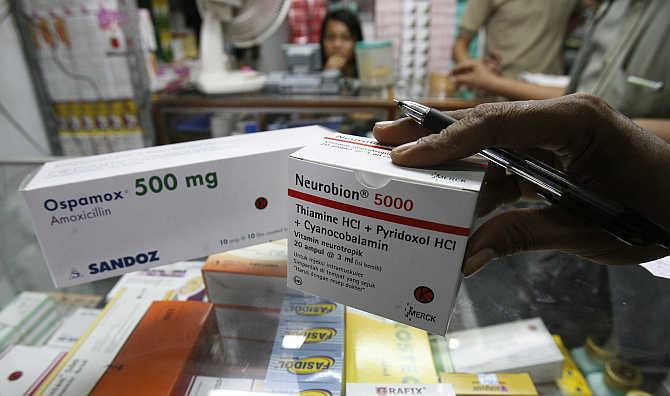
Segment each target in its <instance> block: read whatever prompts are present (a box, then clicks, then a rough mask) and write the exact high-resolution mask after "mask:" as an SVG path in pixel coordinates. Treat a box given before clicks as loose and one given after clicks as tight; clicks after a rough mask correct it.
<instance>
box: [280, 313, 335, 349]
mask: <svg viewBox="0 0 670 396" xmlns="http://www.w3.org/2000/svg"><path fill="white" fill-rule="evenodd" d="M275 349H277V350H285V351H288V350H300V351H340V352H341V351H343V350H344V321H341V322H339V323H338V322H333V323H308V322H303V323H300V322H287V321H281V322H280V324H279V328H278V329H277V337H276V338H275Z"/></svg>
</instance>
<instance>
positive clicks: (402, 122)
mask: <svg viewBox="0 0 670 396" xmlns="http://www.w3.org/2000/svg"><path fill="white" fill-rule="evenodd" d="M470 110H471V109H463V110H454V111H447V112H445V113H446V114H448V115H450V116H451V117H453V118H455V119H457V120H458V119H461V118H463V117H465V115H466V114H467V112H468V111H470ZM431 133H432V132H431V131H429V130H428V129H426V128H424V127H422V126H421V125H419V124H417V123H416V122H415V121H414V120H412V119H411V118H408V117H404V118H400V119H397V120H395V121H382V122H378V123H376V124H375V126H374V127H373V128H372V134H373V135H374V137H375V139H377V141H378V142H379V143H381V144H384V145H387V146H397V145H400V144H405V143H408V142H413V141H415V140H417V139H420V138H422V137H424V136H428V135H430V134H431Z"/></svg>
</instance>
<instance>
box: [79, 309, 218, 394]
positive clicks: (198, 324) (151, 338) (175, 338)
mask: <svg viewBox="0 0 670 396" xmlns="http://www.w3.org/2000/svg"><path fill="white" fill-rule="evenodd" d="M213 335H217V329H216V322H215V320H214V307H213V305H212V304H209V303H203V302H199V301H155V302H154V303H152V304H151V307H150V308H149V310H148V311H147V313H146V314H145V315H144V317H143V318H142V320H141V321H140V322H139V323H138V324H137V327H135V330H134V331H133V333H132V334H131V335H130V337H129V338H128V340H127V341H126V343H125V345H124V346H123V348H122V349H121V351H120V352H119V353H118V354H117V355H116V357H115V358H114V361H113V362H112V363H111V364H110V365H109V368H108V369H107V371H105V374H104V375H103V376H102V378H101V379H100V381H98V383H97V384H96V386H95V388H94V389H93V391H92V392H91V394H92V395H96V396H99V395H114V396H118V395H150V394H151V395H154V394H155V395H183V394H184V393H185V391H186V389H187V387H188V384H189V382H190V380H191V377H192V376H193V375H195V374H196V372H195V371H196V366H197V362H198V360H199V356H200V353H201V351H206V350H207V349H209V347H211V342H212V340H211V339H210V338H211V337H212V336H213Z"/></svg>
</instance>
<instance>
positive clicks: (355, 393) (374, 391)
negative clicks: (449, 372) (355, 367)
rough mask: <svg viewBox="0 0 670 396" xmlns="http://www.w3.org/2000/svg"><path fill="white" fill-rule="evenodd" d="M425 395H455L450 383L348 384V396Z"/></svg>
mask: <svg viewBox="0 0 670 396" xmlns="http://www.w3.org/2000/svg"><path fill="white" fill-rule="evenodd" d="M370 395H377V396H391V395H423V396H442V395H443V396H454V391H453V389H452V387H451V385H449V384H412V383H409V384H381V383H380V384H363V383H352V384H347V396H370Z"/></svg>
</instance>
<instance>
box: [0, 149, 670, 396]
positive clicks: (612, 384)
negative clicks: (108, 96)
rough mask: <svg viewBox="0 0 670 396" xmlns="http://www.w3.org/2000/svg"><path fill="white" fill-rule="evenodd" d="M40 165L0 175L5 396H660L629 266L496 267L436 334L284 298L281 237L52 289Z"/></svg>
mask: <svg viewBox="0 0 670 396" xmlns="http://www.w3.org/2000/svg"><path fill="white" fill-rule="evenodd" d="M47 160H50V159H49V158H42V159H35V160H22V161H13V162H7V161H6V162H3V163H1V164H0V182H1V183H0V197H1V199H2V204H1V205H0V220H1V221H0V229H1V232H2V237H1V238H0V241H1V242H0V243H2V249H1V254H0V265H1V268H2V270H1V272H0V284H1V285H2V287H0V306H1V307H3V308H2V309H1V311H0V349H2V354H0V394H3V395H4V394H50V395H51V394H59V395H79V394H87V393H92V394H179V395H183V394H189V395H226V394H229V395H239V394H246V393H265V394H271V393H272V394H297V393H300V394H304V395H324V396H327V395H330V396H336V395H341V394H350V395H362V394H376V395H391V394H414V395H429V394H444V395H454V394H455V395H484V394H485V395H534V394H541V395H570V396H573V395H584V396H588V395H596V396H605V395H631V396H632V395H642V394H654V395H668V394H669V393H670V392H669V389H670V381H669V380H668V370H669V367H670V337H668V326H669V325H670V314H669V313H668V312H670V280H668V279H665V278H662V277H656V276H654V275H653V274H652V273H650V272H649V271H648V270H647V269H645V268H643V267H642V266H639V265H636V266H601V265H596V264H593V263H590V262H588V261H585V260H582V259H579V258H577V257H575V256H571V255H567V254H563V253H558V252H554V251H539V252H530V253H523V254H516V255H513V256H508V257H504V258H500V259H497V260H496V261H495V262H493V263H491V264H490V265H488V266H487V267H486V268H485V269H484V270H483V271H481V272H480V273H478V274H477V275H475V276H473V277H471V278H468V279H465V280H464V281H463V283H462V285H461V287H460V291H459V293H458V297H457V303H456V307H455V309H454V312H453V314H452V317H451V321H450V325H449V332H448V333H447V335H446V336H443V335H432V334H428V333H426V332H425V331H422V330H419V329H417V328H413V327H410V326H407V325H404V324H400V323H396V322H393V321H390V320H388V319H384V318H381V317H378V316H374V315H371V314H368V313H365V312H362V311H358V310H355V309H351V308H348V307H345V306H343V305H340V304H337V303H336V302H332V301H327V300H324V299H321V298H319V297H315V296H306V295H302V294H300V293H299V292H296V291H293V290H290V289H287V288H286V286H285V285H286V279H285V277H286V264H287V253H286V249H287V247H286V242H285V241H273V242H269V243H265V244H260V245H254V246H251V247H247V248H243V249H240V250H235V251H228V252H222V253H219V254H214V255H212V256H210V257H201V258H198V257H193V258H192V260H191V261H184V262H178V263H174V264H171V265H168V266H162V267H155V268H150V269H145V270H141V271H136V272H131V273H127V274H125V275H123V276H121V277H115V278H108V279H104V280H101V281H97V282H93V283H87V284H83V285H79V286H74V287H68V288H63V289H55V288H53V286H52V283H51V279H50V275H49V273H48V270H47V266H46V263H45V261H44V258H43V256H42V253H41V251H40V247H39V245H38V243H37V239H36V237H35V235H34V233H33V229H32V224H31V220H30V216H29V213H28V209H27V207H26V204H25V203H24V201H23V199H22V197H21V194H20V192H19V189H20V188H21V184H22V183H23V182H24V180H25V179H26V178H27V177H29V175H30V174H31V173H32V172H34V171H35V170H36V169H37V168H38V167H39V166H40V165H41V164H42V163H43V162H45V161H47ZM523 205H535V203H525V204H523ZM156 232H157V233H160V230H156ZM73 249H86V247H85V246H77V247H73ZM407 265H421V263H408V264H407ZM398 281H399V282H400V281H401V280H398Z"/></svg>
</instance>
